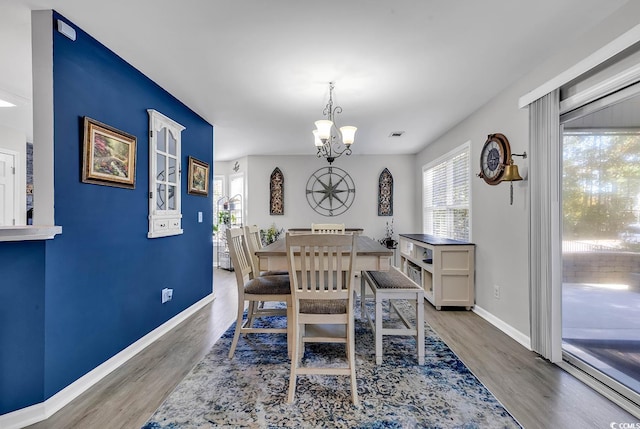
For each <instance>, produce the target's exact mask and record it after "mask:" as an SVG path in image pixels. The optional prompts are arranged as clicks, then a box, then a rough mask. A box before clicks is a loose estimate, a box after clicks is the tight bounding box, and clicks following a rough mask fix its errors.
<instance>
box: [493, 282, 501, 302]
mask: <svg viewBox="0 0 640 429" xmlns="http://www.w3.org/2000/svg"><path fill="white" fill-rule="evenodd" d="M493 297H494V298H495V299H500V286H498V285H493Z"/></svg>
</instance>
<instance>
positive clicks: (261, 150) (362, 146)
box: [0, 0, 627, 161]
mask: <svg viewBox="0 0 640 429" xmlns="http://www.w3.org/2000/svg"><path fill="white" fill-rule="evenodd" d="M626 2H627V0H535V1H531V0H454V1H452V0H325V1H323V2H311V1H305V0H271V1H266V0H227V1H223V0H180V1H176V0H110V1H104V0H102V1H96V0H0V98H3V97H4V98H11V99H13V100H14V101H16V102H17V103H16V104H18V106H19V107H18V108H0V125H1V126H9V127H14V128H20V129H24V130H25V133H26V134H27V136H28V137H29V138H30V136H31V135H32V133H31V122H32V120H31V114H30V109H31V106H30V103H31V78H30V75H31V58H30V28H29V20H30V12H29V10H30V9H55V10H57V11H58V12H59V13H61V14H62V15H64V16H65V17H66V18H68V19H69V20H70V21H72V22H73V23H74V24H75V25H77V26H78V27H80V28H82V29H83V30H84V31H86V32H88V33H89V34H91V35H92V36H93V37H95V38H96V39H98V40H99V41H101V42H102V43H103V44H105V45H106V46H107V47H109V48H110V49H112V50H113V51H115V52H116V53H118V54H119V55H120V56H121V57H123V58H124V59H125V60H126V61H128V62H129V63H130V64H132V65H133V66H135V67H137V68H138V69H139V70H141V71H142V72H143V73H145V74H146V75H147V76H149V77H150V78H151V79H153V80H154V81H156V82H157V83H158V84H159V85H161V86H162V87H163V88H165V89H166V90H167V91H169V92H170V93H172V94H173V95H174V96H176V97H177V98H178V99H180V100H181V101H182V102H184V103H185V104H187V105H188V106H189V107H191V108H192V109H193V110H194V111H196V112H197V113H198V114H200V115H201V116H202V117H203V118H205V119H206V120H208V121H209V122H210V123H212V124H213V125H214V129H215V131H214V132H215V152H214V153H215V159H216V160H217V161H224V160H232V159H236V158H239V157H242V156H245V155H264V154H269V155H278V154H291V155H293V154H311V153H314V151H315V149H314V148H313V138H312V137H313V136H312V135H311V129H312V128H313V122H314V121H315V120H317V119H321V116H322V110H323V108H324V105H325V104H326V102H327V100H328V82H329V81H335V85H336V89H335V91H334V101H335V102H336V103H337V104H338V105H341V106H342V108H343V109H344V111H343V113H342V114H341V115H339V116H338V117H337V118H336V122H338V124H339V125H355V126H357V127H358V132H357V133H356V142H355V144H354V145H353V152H354V154H412V153H416V152H418V151H419V150H421V149H422V148H423V147H425V145H426V144H427V143H428V142H430V141H432V140H433V139H435V138H437V137H438V136H440V135H442V134H443V133H445V132H446V131H447V130H448V129H450V128H451V127H452V126H453V125H455V124H456V123H458V122H460V121H461V120H462V119H464V118H465V117H467V116H468V115H470V114H471V113H472V112H473V111H475V110H476V109H478V108H479V107H480V106H482V105H483V104H485V103H487V102H488V101H489V100H490V99H491V98H492V97H493V96H494V95H496V94H497V93H498V92H500V91H501V90H502V89H504V88H505V87H507V86H508V85H510V84H511V83H513V82H514V81H516V80H517V79H519V78H520V77H522V76H524V75H525V74H526V73H528V72H529V71H530V70H531V69H533V68H535V67H536V65H537V64H539V63H540V62H541V61H542V60H544V59H546V58H548V57H550V56H551V55H552V54H554V53H556V45H557V43H558V41H559V40H562V39H565V38H571V39H572V38H575V37H580V35H581V34H584V32H586V31H588V30H589V29H590V28H591V27H592V26H594V25H595V24H596V23H598V22H600V21H601V20H602V19H603V18H604V17H606V16H607V15H609V14H610V13H611V12H613V11H615V10H616V9H618V8H619V7H620V6H622V5H623V4H624V3H626ZM115 90H117V89H114V91H115ZM394 131H404V132H405V134H404V135H403V136H402V137H400V138H389V134H390V133H392V132H394Z"/></svg>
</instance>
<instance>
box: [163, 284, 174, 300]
mask: <svg viewBox="0 0 640 429" xmlns="http://www.w3.org/2000/svg"><path fill="white" fill-rule="evenodd" d="M171 299H173V289H169V288H164V289H162V303H163V304H164V303H165V302H167V301H171Z"/></svg>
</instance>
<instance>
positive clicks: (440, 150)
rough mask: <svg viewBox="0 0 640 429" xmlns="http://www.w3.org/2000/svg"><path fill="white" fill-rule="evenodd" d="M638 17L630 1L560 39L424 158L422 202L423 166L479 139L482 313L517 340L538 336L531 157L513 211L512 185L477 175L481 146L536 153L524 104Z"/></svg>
mask: <svg viewBox="0 0 640 429" xmlns="http://www.w3.org/2000/svg"><path fill="white" fill-rule="evenodd" d="M638 17H640V2H629V4H627V5H626V6H624V7H623V8H622V9H621V10H620V11H618V12H617V13H615V14H614V15H612V16H611V17H609V18H607V19H605V20H604V21H603V22H602V23H601V24H600V25H599V26H598V27H597V28H594V29H585V34H577V35H576V40H573V41H558V52H557V53H556V54H555V55H554V56H553V57H551V58H550V59H549V60H548V61H546V62H544V63H542V64H541V65H540V66H539V67H538V68H537V69H536V70H534V71H532V72H531V73H530V74H529V75H527V76H525V77H523V78H521V79H520V80H518V81H517V82H515V83H514V84H512V85H511V86H510V87H508V88H507V89H506V90H505V91H503V92H502V93H500V94H499V95H497V96H496V97H495V98H494V99H492V100H491V101H490V102H489V103H487V104H486V105H485V106H483V107H482V108H481V109H479V110H478V111H476V112H475V113H474V114H472V115H471V116H469V117H468V118H467V119H466V120H464V121H463V122H461V123H459V124H458V125H457V126H455V127H454V128H453V129H451V130H450V131H449V132H447V133H446V134H444V135H443V136H442V137H440V138H438V139H437V140H436V141H434V142H431V143H430V144H429V145H428V146H427V147H426V149H424V150H423V151H422V152H420V153H419V154H418V156H417V157H416V162H415V167H414V170H415V176H414V180H415V182H416V186H415V187H416V194H415V198H416V199H419V198H420V195H419V186H420V183H421V180H422V178H421V168H422V166H423V165H424V164H426V163H428V162H429V161H431V160H433V159H435V158H438V157H439V156H441V155H443V154H444V153H446V152H448V151H449V150H451V149H452V148H454V147H456V146H458V145H460V144H462V143H464V142H465V141H468V140H471V142H472V148H471V154H472V161H471V165H472V169H473V170H472V172H473V174H474V177H473V180H472V189H471V190H472V234H473V235H472V241H473V242H474V243H475V244H476V246H477V247H476V304H477V307H480V310H486V311H487V312H489V313H490V315H489V316H490V317H491V318H492V319H493V321H494V323H495V322H496V321H497V322H498V324H500V325H502V324H503V325H502V326H501V327H502V328H503V329H504V328H507V330H511V332H510V333H511V334H512V336H514V337H520V339H522V338H523V337H524V338H526V339H528V337H529V335H530V323H529V273H528V257H529V253H528V248H529V247H528V246H529V241H528V227H529V206H528V192H529V186H528V185H529V184H528V181H527V180H526V179H527V172H528V168H527V166H528V160H523V159H522V158H519V157H515V158H514V161H515V162H516V164H517V165H518V167H519V170H520V174H521V175H522V176H523V177H524V178H525V180H524V181H522V182H515V183H514V203H513V205H512V206H511V205H509V184H508V183H502V184H499V185H497V186H489V185H487V184H485V182H484V181H483V180H482V179H480V178H478V177H475V174H476V173H478V172H479V170H480V164H479V156H480V149H481V148H482V145H483V144H484V142H485V140H486V138H487V135H488V134H491V133H498V132H499V133H503V134H505V135H506V136H507V138H508V139H509V142H510V143H511V149H512V151H513V152H515V153H522V152H523V151H525V150H526V151H529V141H528V133H529V120H528V110H527V109H518V99H519V98H520V97H521V96H522V95H524V94H526V93H528V92H529V91H531V90H533V89H535V88H536V87H537V86H539V85H541V84H542V83H544V82H546V81H547V80H548V79H551V78H553V77H555V76H556V75H558V74H560V73H561V72H563V71H564V70H566V69H568V68H569V67H571V66H573V65H574V64H576V63H577V62H579V61H580V60H582V59H583V58H585V57H587V56H588V55H590V54H592V53H593V52H595V51H596V50H597V49H599V48H601V47H602V46H604V45H605V44H607V43H609V42H610V41H611V40H613V39H614V38H616V37H618V36H619V35H620V34H622V33H624V32H625V31H627V30H629V29H630V28H632V27H633V26H635V25H637V24H638V23H639V22H640V20H639V19H638ZM568 19H570V17H568ZM461 102H464V100H461ZM417 207H418V209H417V211H416V216H417V217H419V216H420V213H419V205H418V206H417ZM496 284H497V285H499V286H500V288H501V290H500V298H499V299H495V298H494V297H493V287H494V285H496ZM514 334H515V335H514ZM521 342H525V341H521Z"/></svg>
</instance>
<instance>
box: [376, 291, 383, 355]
mask: <svg viewBox="0 0 640 429" xmlns="http://www.w3.org/2000/svg"><path fill="white" fill-rule="evenodd" d="M375 315H376V320H375V326H376V333H375V349H376V364H377V365H381V364H382V298H381V297H380V296H379V295H376V309H375Z"/></svg>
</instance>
